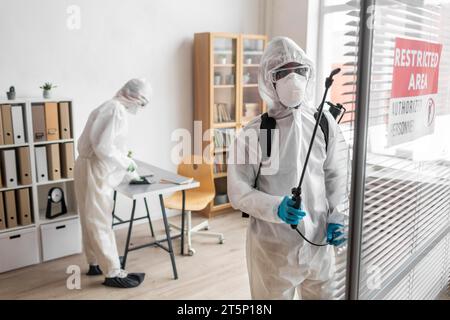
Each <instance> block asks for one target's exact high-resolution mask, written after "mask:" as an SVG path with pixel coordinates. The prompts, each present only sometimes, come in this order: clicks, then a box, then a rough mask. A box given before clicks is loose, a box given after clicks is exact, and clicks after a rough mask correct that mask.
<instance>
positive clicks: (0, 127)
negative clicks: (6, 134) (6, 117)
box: [0, 105, 5, 144]
mask: <svg viewBox="0 0 450 320" xmlns="http://www.w3.org/2000/svg"><path fill="white" fill-rule="evenodd" d="M1 108H2V105H0V110H1ZM0 144H5V140H4V139H3V120H2V115H1V112H0Z"/></svg>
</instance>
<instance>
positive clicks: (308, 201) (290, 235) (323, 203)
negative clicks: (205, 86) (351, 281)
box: [228, 37, 348, 299]
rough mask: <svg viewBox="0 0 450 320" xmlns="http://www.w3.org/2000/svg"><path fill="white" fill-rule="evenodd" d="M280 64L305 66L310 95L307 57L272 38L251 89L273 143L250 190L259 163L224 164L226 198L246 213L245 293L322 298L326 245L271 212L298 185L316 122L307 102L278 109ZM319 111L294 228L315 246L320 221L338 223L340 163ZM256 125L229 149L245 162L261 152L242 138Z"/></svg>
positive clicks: (342, 193)
mask: <svg viewBox="0 0 450 320" xmlns="http://www.w3.org/2000/svg"><path fill="white" fill-rule="evenodd" d="M288 63H299V64H302V65H307V66H309V67H310V68H311V76H310V78H309V81H308V85H307V90H306V92H307V93H309V94H310V93H311V90H312V88H313V77H314V65H313V62H312V61H311V60H310V59H309V58H308V57H307V56H306V54H305V53H304V52H303V50H302V49H301V48H300V47H298V46H297V45H296V44H295V42H293V41H292V40H290V39H288V38H284V37H278V38H274V39H273V40H272V41H271V42H270V43H269V44H268V47H267V49H266V51H265V53H264V55H263V57H262V61H261V66H260V71H259V92H260V95H261V97H262V98H263V99H264V101H265V102H266V103H267V105H268V109H269V111H268V112H269V115H270V116H271V117H273V118H275V119H276V123H277V126H276V129H277V133H276V135H278V139H279V143H276V145H274V146H272V156H271V158H270V159H269V161H268V162H266V161H263V165H262V167H261V168H262V171H261V175H260V176H259V178H258V180H257V184H256V188H254V186H255V179H256V176H257V173H258V169H259V167H260V163H261V161H260V160H258V161H257V163H245V164H239V163H237V164H229V166H228V195H229V198H230V201H231V204H232V205H233V207H234V208H235V209H237V210H241V211H243V212H245V213H247V214H249V215H250V223H249V227H248V231H247V268H248V272H249V280H250V287H251V294H252V298H253V299H293V298H294V294H295V289H297V293H298V295H299V297H300V298H303V299H330V298H332V292H333V290H332V282H333V281H332V280H333V275H334V272H335V266H334V261H335V256H334V248H333V247H332V246H326V247H314V246H311V245H310V244H308V243H306V242H304V241H303V239H301V238H300V236H299V235H298V234H297V233H296V232H295V231H294V230H292V229H291V226H289V225H288V224H286V223H285V222H283V221H282V220H281V219H280V218H279V217H278V214H277V213H278V207H279V205H280V203H281V202H282V200H283V198H284V196H290V195H291V190H292V188H293V187H296V186H297V185H298V183H299V180H300V175H301V171H302V168H303V163H304V159H305V157H306V153H307V150H308V146H309V143H310V139H311V136H312V132H313V129H314V125H315V122H316V121H315V118H314V113H315V112H316V109H315V107H313V106H312V105H310V103H309V102H308V99H305V100H304V102H303V103H302V104H301V105H300V107H299V108H297V109H289V108H286V107H284V106H283V105H282V104H281V103H280V100H279V97H278V95H277V92H276V89H275V87H274V85H273V82H272V80H271V79H272V78H271V71H273V70H276V69H278V68H280V67H282V66H284V65H286V64H288ZM325 116H326V117H327V120H328V123H329V142H328V150H326V144H325V136H324V133H323V132H322V130H320V128H319V130H318V132H317V136H316V140H315V142H314V147H313V150H312V153H311V158H310V160H309V164H308V167H307V170H306V174H305V179H304V182H303V189H302V200H303V202H302V204H303V209H304V210H305V211H306V212H307V216H306V217H305V218H304V219H303V220H302V222H301V223H300V225H299V230H300V231H301V232H302V233H303V234H304V235H305V236H306V238H307V239H309V240H311V241H313V242H315V243H319V244H322V243H326V231H327V224H328V223H340V224H344V220H345V216H344V214H343V212H344V205H345V202H346V174H347V164H348V163H347V147H346V144H345V142H344V140H343V137H342V134H341V131H340V129H339V127H338V125H337V123H336V121H335V120H334V119H333V117H332V116H331V114H330V113H329V112H326V113H325ZM260 124H261V118H256V119H254V120H253V121H251V122H250V123H249V124H248V125H247V126H246V127H245V128H244V129H243V130H242V131H241V132H240V134H239V135H238V137H237V139H236V143H235V145H234V152H235V153H240V152H241V153H242V152H243V153H244V154H245V156H246V159H247V157H248V156H250V155H252V154H255V153H256V154H260V155H261V148H260V145H259V144H258V143H256V145H255V144H252V145H249V144H248V143H247V142H246V139H245V138H244V137H245V136H246V135H248V133H249V131H252V130H254V131H257V132H259V129H260ZM258 136H259V134H258ZM273 141H274V142H275V141H277V139H275V138H274V140H273ZM274 157H278V161H279V164H278V170H275V172H272V173H269V174H267V172H266V174H265V173H264V168H265V167H270V166H271V165H272V166H273V163H276V161H275V160H274V159H275V158H274ZM258 159H260V157H258ZM271 162H272V164H271ZM268 171H270V170H268Z"/></svg>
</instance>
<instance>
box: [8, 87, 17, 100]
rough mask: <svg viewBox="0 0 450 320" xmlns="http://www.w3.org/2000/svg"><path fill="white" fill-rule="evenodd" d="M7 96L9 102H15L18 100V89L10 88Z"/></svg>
mask: <svg viewBox="0 0 450 320" xmlns="http://www.w3.org/2000/svg"><path fill="white" fill-rule="evenodd" d="M6 96H7V97H8V100H14V99H15V98H16V88H14V86H11V87H10V88H9V91H8V92H6Z"/></svg>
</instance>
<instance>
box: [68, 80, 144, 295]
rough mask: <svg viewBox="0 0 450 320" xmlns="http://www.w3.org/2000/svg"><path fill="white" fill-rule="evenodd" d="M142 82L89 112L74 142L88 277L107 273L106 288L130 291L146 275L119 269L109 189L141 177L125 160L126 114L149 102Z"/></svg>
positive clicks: (134, 111)
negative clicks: (76, 147) (82, 128)
mask: <svg viewBox="0 0 450 320" xmlns="http://www.w3.org/2000/svg"><path fill="white" fill-rule="evenodd" d="M150 95H151V87H150V84H149V83H148V82H147V81H146V80H141V79H133V80H130V81H128V82H127V83H126V84H125V86H124V87H123V88H122V89H121V90H120V91H119V92H118V93H117V94H116V96H115V97H114V98H112V99H111V100H108V101H106V102H105V103H103V104H102V105H101V106H100V107H98V108H97V109H95V110H94V111H92V113H91V114H90V116H89V119H88V121H87V124H86V127H85V128H84V130H83V133H82V134H81V137H80V139H79V140H78V153H79V156H78V158H77V160H76V163H75V191H76V198H77V203H78V208H79V212H80V218H81V224H82V229H83V246H84V251H85V254H86V257H87V261H88V263H89V271H88V273H87V275H90V276H95V275H101V274H103V273H104V274H105V276H106V278H105V281H104V282H103V284H104V285H105V286H109V287H118V288H133V287H137V286H139V285H140V284H141V283H142V282H143V281H144V276H145V274H144V273H127V272H126V271H124V270H122V268H121V263H120V260H119V254H118V252H117V246H116V239H115V236H114V231H113V230H112V210H113V204H114V200H113V192H114V191H113V188H115V187H117V186H118V185H119V184H120V183H121V182H123V181H124V180H125V181H131V180H136V179H139V175H138V174H137V172H136V169H137V165H136V163H135V162H134V161H133V160H132V159H131V158H130V157H128V149H127V147H126V144H125V143H126V138H127V131H128V114H130V113H131V114H136V113H137V112H138V110H140V109H142V108H143V107H145V106H146V105H147V104H148V103H149V100H150Z"/></svg>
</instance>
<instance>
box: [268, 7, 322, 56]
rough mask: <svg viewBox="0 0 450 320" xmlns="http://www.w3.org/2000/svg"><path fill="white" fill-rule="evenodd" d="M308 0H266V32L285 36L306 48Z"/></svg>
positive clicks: (274, 35) (271, 34)
mask: <svg viewBox="0 0 450 320" xmlns="http://www.w3.org/2000/svg"><path fill="white" fill-rule="evenodd" d="M313 1H318V0H313ZM308 2H309V1H308V0H268V1H267V9H266V10H267V13H271V14H269V15H267V14H266V17H267V27H268V30H267V33H269V34H270V36H271V37H276V36H285V37H289V38H291V39H292V40H294V41H295V42H296V43H297V44H298V45H299V46H300V47H302V48H303V49H305V50H306V44H307V26H308Z"/></svg>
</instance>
